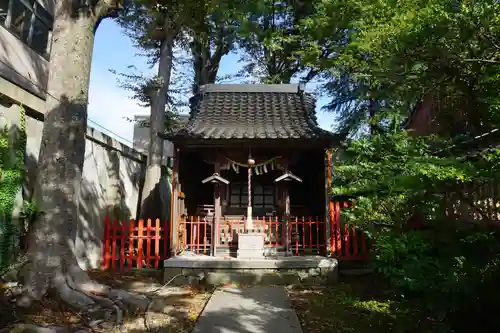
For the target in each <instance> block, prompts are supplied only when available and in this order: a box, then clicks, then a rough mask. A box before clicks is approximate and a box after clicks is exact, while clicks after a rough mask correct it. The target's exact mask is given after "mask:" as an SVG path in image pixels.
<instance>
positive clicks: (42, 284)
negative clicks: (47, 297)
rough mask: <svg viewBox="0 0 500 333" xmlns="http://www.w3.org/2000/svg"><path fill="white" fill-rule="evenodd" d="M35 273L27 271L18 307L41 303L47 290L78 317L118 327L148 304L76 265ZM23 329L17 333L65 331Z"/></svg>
mask: <svg viewBox="0 0 500 333" xmlns="http://www.w3.org/2000/svg"><path fill="white" fill-rule="evenodd" d="M38 273H39V272H34V271H30V272H27V274H26V276H25V281H24V282H25V289H24V293H23V294H22V295H21V296H20V297H19V298H18V299H17V305H18V306H20V307H25V308H26V307H30V306H31V304H32V303H33V301H34V300H40V299H41V297H43V296H44V294H45V293H46V291H49V290H50V291H51V293H53V294H54V296H56V297H57V298H58V299H60V300H61V301H63V302H64V303H66V304H67V305H69V306H70V307H71V308H73V309H75V310H76V311H77V312H78V314H79V315H81V316H83V317H88V318H91V320H92V322H94V323H99V324H100V323H105V324H111V325H113V326H115V327H118V328H119V327H121V325H122V324H123V319H124V315H125V314H126V313H127V312H133V313H145V312H146V311H147V308H148V306H149V304H150V299H149V298H148V297H147V296H144V295H138V294H135V293H131V292H128V291H125V290H120V289H113V288H110V287H109V286H106V285H103V284H101V283H98V282H96V281H93V280H92V279H91V278H90V277H89V275H88V274H87V272H85V271H83V270H81V269H80V268H79V267H78V266H71V267H70V268H69V269H67V270H64V271H63V270H59V269H57V270H55V271H53V272H52V273H51V274H45V275H44V274H38ZM26 327H27V328H26ZM26 327H25V328H23V329H25V330H24V331H19V332H43V333H59V332H66V331H64V330H63V331H61V330H60V329H58V328H45V327H32V326H26ZM26 329H38V331H36V330H35V331H26ZM40 329H41V330H40ZM16 332H17V331H16Z"/></svg>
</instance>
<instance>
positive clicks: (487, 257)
mask: <svg viewBox="0 0 500 333" xmlns="http://www.w3.org/2000/svg"><path fill="white" fill-rule="evenodd" d="M441 146H442V142H441V143H440V142H438V141H437V139H436V138H422V137H413V136H411V135H409V133H407V132H406V131H392V132H387V133H379V134H375V135H373V136H370V137H368V136H362V137H361V138H359V139H358V140H354V141H352V142H350V143H349V144H347V145H346V147H345V149H344V151H343V152H342V154H341V152H340V151H337V155H338V156H337V161H336V168H335V176H336V177H335V180H334V183H333V188H332V192H333V193H336V194H349V195H353V196H355V197H356V198H357V199H356V205H355V206H354V207H352V208H349V209H344V211H343V212H342V218H343V221H345V222H346V223H354V224H357V225H361V226H363V227H364V228H365V230H369V231H370V232H371V234H372V235H371V236H372V237H373V239H374V252H373V261H372V264H373V265H374V267H375V268H376V269H377V271H378V272H380V273H381V274H383V275H384V276H385V277H386V278H387V279H388V280H389V282H390V286H391V290H392V292H393V294H394V296H395V297H396V298H397V299H398V302H399V303H400V304H406V306H408V307H412V308H415V309H418V312H419V313H422V314H423V315H429V316H432V317H433V318H436V320H440V321H442V327H445V326H444V325H445V324H446V325H449V326H450V329H453V330H455V331H456V330H457V327H466V326H467V325H469V324H470V323H471V322H472V321H473V320H477V317H476V318H475V319H474V318H472V317H468V318H469V319H468V320H466V319H464V318H467V316H465V317H464V316H463V315H462V314H463V313H465V312H467V311H468V310H470V308H474V307H477V308H484V306H485V304H488V306H492V305H491V304H490V303H494V302H493V299H497V297H498V296H500V295H498V294H497V293H493V292H491V288H492V284H494V283H495V281H497V280H498V278H499V277H500V266H499V264H500V242H499V240H500V232H499V230H493V231H491V230H488V228H486V227H484V226H483V227H477V226H474V225H471V224H470V223H467V222H461V221H459V220H458V221H457V220H455V219H454V218H452V217H451V216H449V215H446V214H445V195H446V198H447V199H448V200H450V199H451V200H453V199H454V198H455V199H458V200H461V199H463V198H464V196H465V195H464V193H463V192H464V191H463V188H464V186H465V185H467V184H469V183H470V182H472V181H478V182H486V183H488V182H494V181H495V179H497V178H498V175H499V173H500V169H499V166H498V165H499V163H498V162H499V160H498V156H499V154H498V150H493V151H488V152H482V153H480V154H476V155H475V156H474V157H470V156H469V157H467V158H462V157H460V156H453V155H451V154H450V153H447V151H446V150H444V151H443V150H442V149H439V148H437V147H441ZM469 209H472V207H469ZM415 217H419V218H421V219H422V221H423V222H424V224H425V227H426V229H425V230H417V231H415V230H413V228H412V226H411V225H409V222H411V221H412V220H413V219H414V218H415ZM478 295H481V298H478ZM401 302H402V303H401ZM493 308H494V309H495V310H496V311H497V310H499V309H498V306H496V305H495V306H494V307H493ZM474 315H476V316H482V314H481V313H479V312H477V313H475V314H474ZM482 320H485V319H482ZM487 325H490V326H491V325H493V326H494V325H496V324H495V322H494V321H491V320H490V321H488V323H487ZM497 328H498V327H497V326H495V329H497Z"/></svg>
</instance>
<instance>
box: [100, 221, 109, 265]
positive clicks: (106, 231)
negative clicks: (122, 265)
mask: <svg viewBox="0 0 500 333" xmlns="http://www.w3.org/2000/svg"><path fill="white" fill-rule="evenodd" d="M102 243H103V244H102V262H101V268H102V269H103V270H107V269H109V252H108V251H109V216H106V217H105V218H104V236H103V242H102Z"/></svg>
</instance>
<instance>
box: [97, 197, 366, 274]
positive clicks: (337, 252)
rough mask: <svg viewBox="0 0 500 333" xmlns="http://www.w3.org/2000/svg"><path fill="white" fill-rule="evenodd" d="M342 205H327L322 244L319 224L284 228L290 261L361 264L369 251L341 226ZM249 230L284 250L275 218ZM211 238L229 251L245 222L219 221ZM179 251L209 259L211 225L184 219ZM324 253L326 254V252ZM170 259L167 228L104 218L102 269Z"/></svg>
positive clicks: (294, 222) (355, 232)
mask: <svg viewBox="0 0 500 333" xmlns="http://www.w3.org/2000/svg"><path fill="white" fill-rule="evenodd" d="M345 207H347V204H346V203H342V202H330V221H331V223H330V237H329V239H328V241H326V238H325V236H326V225H325V222H324V221H320V220H319V219H318V218H313V217H307V218H306V217H301V218H299V217H293V218H291V219H290V220H289V222H288V230H287V232H288V240H289V243H288V249H289V251H290V252H291V253H292V254H294V255H296V256H299V255H325V254H326V253H327V252H329V253H330V254H331V255H332V256H334V257H336V258H338V259H340V260H349V261H362V260H367V259H368V258H369V250H370V246H371V242H370V240H369V239H368V238H367V237H366V234H365V233H364V232H363V231H362V230H360V229H358V228H356V227H355V226H348V225H343V224H342V223H341V221H340V210H341V209H342V208H345ZM253 224H254V229H256V230H257V231H259V232H262V233H264V235H265V246H266V247H267V248H276V249H281V250H284V249H285V248H286V247H285V225H284V223H283V222H282V221H280V220H278V219H277V218H276V217H262V218H256V219H255V220H254V221H253ZM218 229H219V230H217V232H216V234H215V237H216V244H217V247H218V248H220V247H222V248H224V247H227V248H231V247H235V246H236V245H237V244H236V242H235V241H233V239H234V238H235V236H236V234H237V233H239V232H245V230H246V223H245V219H241V220H239V219H238V220H234V221H222V222H221V225H220V226H219V228H218ZM178 230H179V235H178V236H179V244H180V247H181V249H189V250H191V251H193V252H196V253H201V254H207V255H208V254H210V249H211V247H212V238H213V236H212V235H213V234H212V221H207V220H205V219H204V218H203V217H199V216H196V217H190V218H187V219H183V220H182V221H180V222H179V229H178ZM327 247H328V251H327V249H326V248H327ZM169 256H170V233H169V224H168V223H167V222H166V223H163V224H162V223H161V222H160V220H159V219H157V220H155V221H152V220H151V219H148V220H146V221H144V220H139V221H137V222H136V221H135V220H130V221H117V220H113V221H112V220H111V219H110V218H109V217H106V218H105V220H104V239H103V244H102V269H105V270H106V269H115V270H116V269H119V270H128V269H132V268H137V269H144V268H155V269H157V268H159V267H160V262H161V261H162V260H165V259H168V258H169Z"/></svg>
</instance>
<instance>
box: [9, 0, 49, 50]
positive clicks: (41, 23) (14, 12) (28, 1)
mask: <svg viewBox="0 0 500 333" xmlns="http://www.w3.org/2000/svg"><path fill="white" fill-rule="evenodd" d="M0 24H1V25H3V26H5V27H6V28H7V29H9V30H10V31H11V32H12V33H13V34H14V35H16V36H17V37H19V38H20V39H21V40H22V41H23V42H25V43H26V44H27V45H29V46H30V47H31V48H32V49H33V50H34V51H36V52H37V53H38V54H40V55H41V56H43V57H45V58H48V56H49V53H50V41H51V39H52V25H53V18H52V16H51V15H50V14H49V13H48V12H47V11H46V10H45V9H44V8H43V7H42V6H41V5H40V4H38V3H37V2H36V1H35V0H0Z"/></svg>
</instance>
